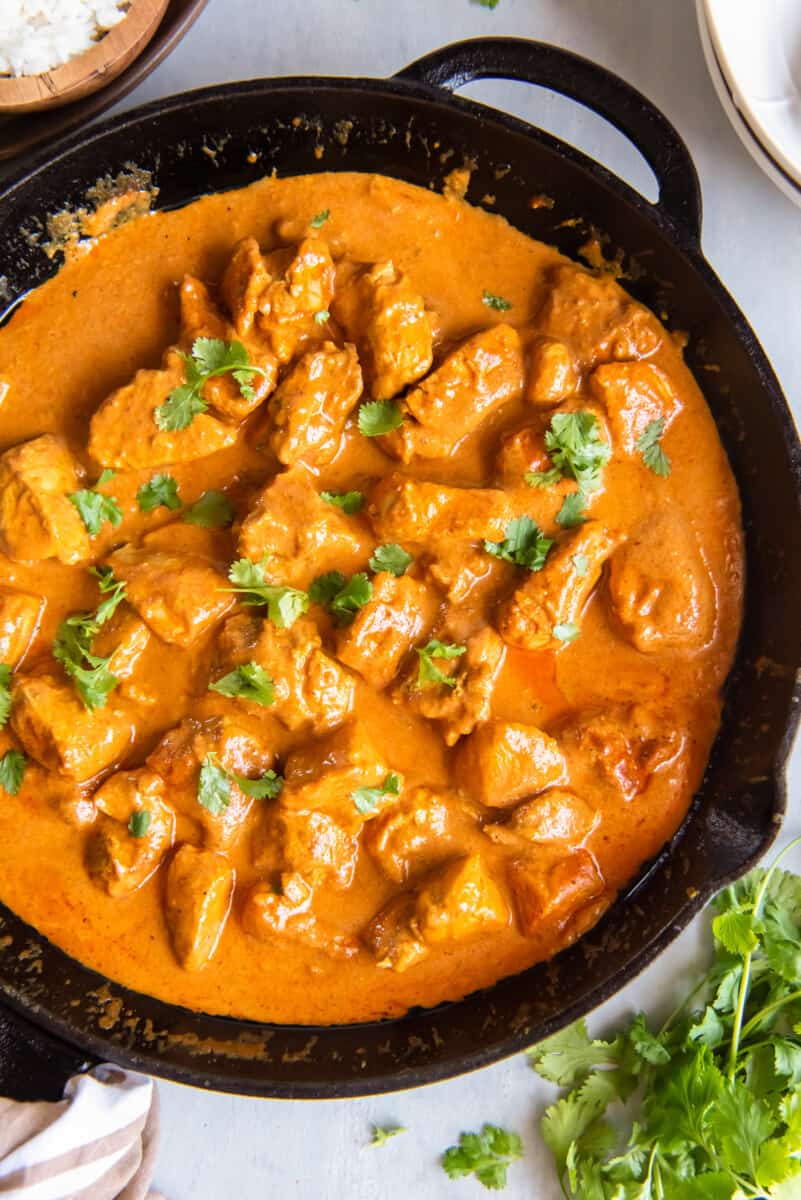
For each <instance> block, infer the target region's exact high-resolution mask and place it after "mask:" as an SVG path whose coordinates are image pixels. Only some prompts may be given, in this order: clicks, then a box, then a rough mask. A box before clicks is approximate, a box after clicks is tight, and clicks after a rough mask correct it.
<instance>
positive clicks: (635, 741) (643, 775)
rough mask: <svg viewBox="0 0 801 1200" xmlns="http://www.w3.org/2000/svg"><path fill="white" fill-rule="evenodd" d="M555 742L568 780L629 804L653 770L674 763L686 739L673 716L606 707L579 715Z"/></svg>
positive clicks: (637, 708)
mask: <svg viewBox="0 0 801 1200" xmlns="http://www.w3.org/2000/svg"><path fill="white" fill-rule="evenodd" d="M559 740H560V744H561V746H562V748H563V750H564V752H565V755H566V757H567V760H568V762H569V764H570V774H571V778H575V779H576V780H577V782H580V783H581V784H582V785H583V787H584V790H586V791H588V792H592V791H594V790H597V789H598V788H599V787H604V786H605V787H607V788H610V789H611V790H612V791H613V792H614V793H616V794H617V795H619V796H622V798H623V799H624V800H633V799H634V798H635V796H638V795H639V794H640V793H641V792H643V791H644V790H645V789H646V787H647V786H648V783H649V781H650V779H651V776H652V775H653V773H654V772H655V771H658V770H659V769H660V768H662V767H665V766H667V765H668V764H669V763H673V762H675V761H676V759H677V758H678V757H679V755H680V754H681V752H682V751H683V749H684V746H685V744H686V741H687V735H686V732H685V731H684V730H683V729H682V727H681V724H680V722H679V721H678V720H677V718H676V716H675V714H673V713H669V712H660V711H651V710H649V709H646V708H645V706H643V705H607V706H606V707H605V708H604V709H599V710H596V711H593V710H589V711H585V712H582V713H579V714H578V715H577V716H576V717H575V718H574V719H573V720H572V722H571V723H570V724H569V725H568V726H567V727H566V728H565V729H564V730H562V731H561V732H560V736H559Z"/></svg>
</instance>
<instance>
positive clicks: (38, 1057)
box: [0, 1005, 95, 1100]
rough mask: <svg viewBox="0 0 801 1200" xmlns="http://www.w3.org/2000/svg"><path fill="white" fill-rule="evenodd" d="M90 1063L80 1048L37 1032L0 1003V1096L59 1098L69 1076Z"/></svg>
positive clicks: (90, 1064)
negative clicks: (73, 1047) (74, 1047)
mask: <svg viewBox="0 0 801 1200" xmlns="http://www.w3.org/2000/svg"><path fill="white" fill-rule="evenodd" d="M94 1065H95V1061H94V1060H91V1059H89V1058H87V1056H86V1055H85V1054H82V1053H81V1051H80V1050H73V1049H72V1047H70V1046H67V1045H66V1044H65V1043H64V1042H61V1041H57V1040H56V1039H55V1038H51V1037H50V1035H49V1034H44V1033H41V1032H40V1031H39V1030H38V1029H36V1028H34V1026H33V1025H31V1024H30V1023H29V1022H28V1021H26V1020H24V1018H22V1017H20V1016H18V1015H17V1014H16V1013H13V1012H11V1010H10V1009H8V1008H7V1007H6V1006H5V1005H2V1006H0V1096H8V1097H10V1099H12V1100H60V1099H61V1097H62V1095H63V1093H64V1085H65V1083H66V1082H67V1080H68V1079H69V1078H70V1076H72V1075H76V1074H77V1073H78V1072H79V1071H85V1070H87V1069H88V1068H90V1067H92V1066H94Z"/></svg>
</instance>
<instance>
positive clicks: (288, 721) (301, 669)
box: [217, 613, 355, 733]
mask: <svg viewBox="0 0 801 1200" xmlns="http://www.w3.org/2000/svg"><path fill="white" fill-rule="evenodd" d="M217 650H218V655H219V659H218V661H219V663H220V667H221V673H222V674H224V673H226V672H227V671H229V670H232V669H233V668H234V667H236V666H241V665H242V664H243V663H246V662H255V663H258V664H259V666H261V667H263V668H264V670H265V671H266V672H267V674H268V675H269V676H270V678H271V679H272V681H273V686H274V690H275V700H274V702H273V704H272V705H271V706H270V713H271V715H274V716H276V717H278V719H279V720H280V721H282V722H283V724H284V725H286V727H287V729H303V728H307V729H308V728H311V729H312V730H313V731H314V732H315V733H324V732H325V731H326V730H328V729H333V728H334V727H335V726H337V725H341V724H342V722H343V721H344V720H346V718H347V717H348V716H349V715H350V713H351V711H352V709H353V700H354V695H355V681H354V679H353V677H352V676H351V675H350V674H349V673H348V672H347V671H345V670H343V669H342V667H341V666H340V665H339V663H338V662H337V661H336V660H335V659H333V658H331V657H330V656H329V655H328V654H326V652H325V651H324V650H323V648H322V640H321V638H320V634H319V632H318V630H317V626H316V625H315V623H314V621H312V620H311V619H310V618H308V617H299V618H298V620H297V621H295V622H294V623H293V624H292V625H291V626H290V628H289V629H278V628H277V627H276V626H275V625H273V623H272V622H271V621H259V620H258V619H255V618H253V617H251V616H250V614H248V613H241V614H240V613H237V614H236V615H235V616H233V617H229V618H228V620H227V621H226V622H225V624H224V626H223V628H222V632H221V634H220V637H219V640H218V643H217ZM244 703H246V702H244Z"/></svg>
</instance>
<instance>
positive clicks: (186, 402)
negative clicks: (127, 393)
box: [153, 338, 264, 432]
mask: <svg viewBox="0 0 801 1200" xmlns="http://www.w3.org/2000/svg"><path fill="white" fill-rule="evenodd" d="M181 357H182V358H183V360H184V366H185V373H186V382H185V383H182V384H179V386H178V387H175V388H173V389H172V391H171V392H170V394H169V396H168V397H167V399H166V400H165V401H164V403H163V404H161V405H160V406H159V407H158V408H157V409H156V411H155V413H154V414H153V416H154V419H155V422H156V425H157V426H158V428H159V429H162V430H166V431H170V432H173V431H175V430H178V429H186V428H187V426H188V425H191V424H192V421H193V419H194V417H196V416H197V414H198V413H203V412H205V411H206V409H207V408H208V404H207V403H206V401H205V400H204V399H203V396H202V395H201V393H202V390H203V385H204V384H205V383H206V381H207V380H208V379H213V378H214V377H215V376H217V375H227V374H231V375H233V377H234V379H235V380H236V382H237V383H238V384H239V391H240V393H241V394H242V395H243V396H244V397H245V399H246V400H252V399H253V397H254V391H253V379H254V377H255V376H256V375H264V371H263V369H262V368H261V367H255V366H253V365H252V364H251V361H250V358H249V357H248V352H247V350H246V349H245V347H244V346H243V345H242V343H241V342H225V341H223V340H222V338H195V340H194V342H193V343H192V352H191V354H182V355H181Z"/></svg>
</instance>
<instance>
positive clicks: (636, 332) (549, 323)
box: [537, 264, 664, 370]
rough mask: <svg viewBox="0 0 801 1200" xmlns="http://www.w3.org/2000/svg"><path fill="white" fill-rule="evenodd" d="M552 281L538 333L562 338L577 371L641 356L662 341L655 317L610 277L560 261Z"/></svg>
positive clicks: (552, 275)
mask: <svg viewBox="0 0 801 1200" xmlns="http://www.w3.org/2000/svg"><path fill="white" fill-rule="evenodd" d="M550 282H551V284H552V287H551V290H550V291H549V293H548V295H547V296H546V298H545V301H544V303H543V306H542V309H541V311H540V313H539V316H538V321H537V326H538V329H539V332H540V333H541V334H543V335H545V336H546V337H551V338H555V339H556V340H558V341H562V342H564V343H565V344H566V345H567V346H568V347H569V348H570V349H571V350H572V352H573V354H574V355H575V356H576V359H577V360H578V364H577V365H578V366H579V367H580V368H581V369H585V370H587V369H590V368H592V367H594V366H596V365H597V364H598V363H601V362H613V361H615V360H621V359H632V358H637V359H639V358H645V357H647V356H648V355H649V354H653V352H654V351H655V350H656V349H658V347H659V346H660V345H661V343H662V339H663V336H664V335H663V332H662V328H661V326H660V325H659V322H658V321H657V319H656V317H655V316H654V315H653V313H650V312H649V311H648V310H647V309H646V308H643V306H642V305H641V304H638V303H637V302H636V301H635V300H632V298H631V297H630V296H628V295H626V293H625V292H624V291H623V290H622V288H621V287H620V286H619V285H618V284H617V283H616V282H615V280H614V279H613V278H612V277H611V276H610V275H593V274H591V273H590V272H589V271H585V270H584V269H583V268H581V267H577V266H574V265H573V264H569V265H568V264H563V265H560V266H557V267H555V268H554V270H553V272H552V274H551V280H550Z"/></svg>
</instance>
